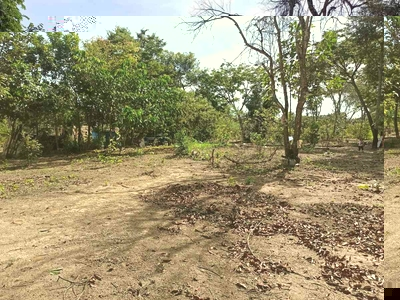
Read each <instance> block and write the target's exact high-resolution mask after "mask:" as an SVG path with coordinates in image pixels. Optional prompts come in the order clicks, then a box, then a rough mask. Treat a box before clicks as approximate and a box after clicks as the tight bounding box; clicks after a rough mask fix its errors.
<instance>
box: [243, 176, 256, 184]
mask: <svg viewBox="0 0 400 300" xmlns="http://www.w3.org/2000/svg"><path fill="white" fill-rule="evenodd" d="M254 182H255V179H254V177H252V176H248V177H246V179H245V181H244V184H245V185H252V184H254Z"/></svg>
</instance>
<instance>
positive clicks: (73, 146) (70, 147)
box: [64, 141, 80, 153]
mask: <svg viewBox="0 0 400 300" xmlns="http://www.w3.org/2000/svg"><path fill="white" fill-rule="evenodd" d="M64 150H65V151H66V152H67V153H79V152H80V147H79V143H78V142H77V141H68V142H67V143H66V144H65V145H64Z"/></svg>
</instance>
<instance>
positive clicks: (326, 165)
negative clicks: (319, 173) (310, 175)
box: [310, 161, 337, 171]
mask: <svg viewBox="0 0 400 300" xmlns="http://www.w3.org/2000/svg"><path fill="white" fill-rule="evenodd" d="M310 164H311V165H312V166H313V167H315V168H318V169H321V170H326V171H336V170H337V168H336V167H333V166H331V165H330V164H329V162H327V163H322V162H317V161H314V162H311V163H310Z"/></svg>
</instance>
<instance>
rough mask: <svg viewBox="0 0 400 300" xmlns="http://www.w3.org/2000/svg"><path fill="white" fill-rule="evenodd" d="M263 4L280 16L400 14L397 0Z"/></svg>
mask: <svg viewBox="0 0 400 300" xmlns="http://www.w3.org/2000/svg"><path fill="white" fill-rule="evenodd" d="M263 3H264V5H265V6H267V7H273V8H275V11H276V13H277V15H280V16H297V15H308V14H311V15H313V16H359V15H372V16H376V15H378V16H385V15H397V14H399V12H400V5H399V3H398V2H397V1H396V0H366V1H365V0H307V1H300V0H264V1H263Z"/></svg>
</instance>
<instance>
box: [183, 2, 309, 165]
mask: <svg viewBox="0 0 400 300" xmlns="http://www.w3.org/2000/svg"><path fill="white" fill-rule="evenodd" d="M197 16H198V17H199V18H200V20H199V21H194V22H187V23H186V24H188V25H189V26H190V28H191V30H192V31H194V32H197V31H199V30H201V29H202V28H203V27H205V26H206V25H208V24H209V23H211V22H214V21H217V20H220V19H228V20H230V21H231V22H232V25H234V26H235V27H236V29H237V30H238V31H239V35H240V36H241V38H242V39H243V42H244V44H245V46H246V47H248V48H249V49H251V50H253V51H255V52H256V53H258V54H259V55H260V64H261V65H262V66H263V67H264V69H265V72H266V73H267V74H268V77H269V85H270V88H269V90H270V95H271V97H272V99H273V100H274V102H275V104H276V105H277V106H278V107H279V109H280V110H281V113H282V123H283V136H284V145H285V156H286V157H287V158H292V159H296V160H297V161H300V159H299V156H298V147H297V141H298V140H299V139H300V134H301V121H302V112H303V108H304V105H305V102H306V99H307V94H308V88H309V86H308V85H309V82H308V73H307V72H308V71H307V61H308V57H309V51H308V50H309V42H310V31H311V25H312V17H298V20H297V21H294V20H292V19H291V20H287V19H286V20H285V19H281V18H277V17H254V18H253V19H252V21H251V22H250V24H249V26H248V27H247V28H248V29H247V32H246V31H245V30H244V29H243V28H242V27H241V26H240V25H239V23H238V21H237V19H236V17H237V16H238V14H230V13H228V12H225V11H223V10H221V8H220V7H213V5H212V4H210V3H206V2H202V3H201V6H200V8H199V12H198V14H197ZM246 33H248V35H250V37H248V36H247V34H246ZM287 46H289V47H287ZM276 51H277V52H278V54H277V55H275V53H276ZM286 51H290V52H291V55H292V56H293V58H294V57H295V56H296V58H297V60H298V64H297V72H298V74H299V89H298V92H299V93H298V99H297V100H298V101H297V106H296V115H295V127H294V133H293V143H290V142H289V123H288V116H289V114H288V112H289V105H290V104H289V97H288V87H289V82H288V80H287V74H286V73H287V68H286V66H285V52H286ZM278 82H279V83H280V85H281V87H282V90H283V95H284V97H283V98H284V99H283V101H282V102H281V101H279V100H278V97H277V91H278Z"/></svg>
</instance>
